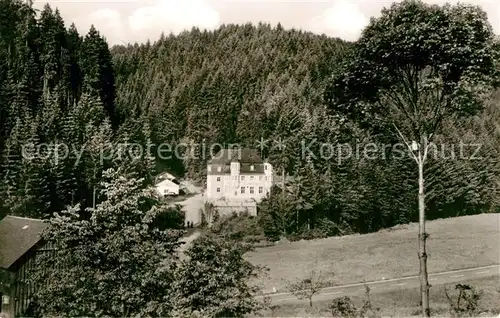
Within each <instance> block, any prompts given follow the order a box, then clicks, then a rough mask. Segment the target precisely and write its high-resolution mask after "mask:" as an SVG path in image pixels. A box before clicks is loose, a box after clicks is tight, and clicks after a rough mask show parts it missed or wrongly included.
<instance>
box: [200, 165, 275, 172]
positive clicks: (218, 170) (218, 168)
mask: <svg viewBox="0 0 500 318" xmlns="http://www.w3.org/2000/svg"><path fill="white" fill-rule="evenodd" d="M264 170H267V166H264ZM208 171H212V166H208ZM221 171H222V167H220V166H219V167H217V172H221ZM250 171H255V166H253V165H251V166H250Z"/></svg>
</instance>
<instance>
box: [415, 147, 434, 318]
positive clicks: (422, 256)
mask: <svg viewBox="0 0 500 318" xmlns="http://www.w3.org/2000/svg"><path fill="white" fill-rule="evenodd" d="M419 159H420V160H419V161H418V250H419V252H418V259H419V261H420V274H419V276H420V294H421V301H422V315H423V316H424V317H430V316H431V313H430V308H429V287H430V286H429V278H428V275H427V252H426V248H425V242H426V239H427V233H426V232H425V189H424V160H425V159H424V158H422V156H420V158H419Z"/></svg>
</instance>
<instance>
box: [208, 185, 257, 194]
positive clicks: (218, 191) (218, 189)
mask: <svg viewBox="0 0 500 318" xmlns="http://www.w3.org/2000/svg"><path fill="white" fill-rule="evenodd" d="M220 191H221V190H220V188H217V193H220ZM263 191H264V188H263V187H259V193H262V192H263ZM241 193H242V194H244V193H245V187H241ZM254 193H255V189H254V187H250V194H254Z"/></svg>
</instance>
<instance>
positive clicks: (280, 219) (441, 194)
mask: <svg viewBox="0 0 500 318" xmlns="http://www.w3.org/2000/svg"><path fill="white" fill-rule="evenodd" d="M350 47H351V44H350V43H346V42H343V41H341V40H339V39H333V38H328V37H325V36H319V35H314V34H311V33H306V32H301V31H297V30H284V29H283V28H282V27H281V26H280V25H278V26H277V27H271V26H269V25H266V24H260V25H258V26H252V25H250V24H247V25H239V26H238V25H226V26H221V27H220V28H219V29H217V30H216V31H213V32H207V31H200V30H198V29H193V30H191V31H190V32H184V33H182V34H180V35H178V36H173V35H170V36H162V37H161V39H159V40H158V41H156V42H155V43H154V44H151V43H148V44H145V45H135V46H132V45H130V46H128V47H123V46H117V47H114V48H113V50H112V52H113V62H114V66H115V70H116V83H117V109H118V112H119V114H120V116H121V117H120V118H121V121H122V122H123V127H127V129H131V128H132V129H136V130H139V129H140V127H142V126H143V125H144V124H145V123H147V124H148V125H149V126H150V127H152V139H153V140H154V143H156V144H161V143H168V144H170V145H172V146H175V145H176V144H179V143H186V144H193V145H196V144H198V145H199V144H201V143H205V145H207V146H208V147H209V146H210V145H211V144H212V143H221V144H230V143H239V144H241V145H245V146H254V147H256V148H258V149H259V150H260V149H261V148H262V150H263V156H264V157H266V158H269V159H270V160H271V162H272V163H273V164H274V167H275V169H276V173H277V174H278V175H280V174H281V172H282V169H283V168H285V171H286V173H287V174H288V175H290V176H293V177H294V178H293V180H294V181H293V182H292V183H291V184H290V186H289V188H288V191H287V193H286V195H276V196H274V197H273V198H271V199H269V200H266V201H264V202H263V203H262V204H261V209H260V211H261V213H260V221H261V223H262V225H263V226H264V228H265V231H266V232H267V234H268V235H269V236H279V235H282V234H286V235H295V234H300V233H302V234H300V235H306V236H309V235H316V234H318V232H319V234H318V235H324V234H325V233H326V234H327V235H335V234H341V233H348V232H353V231H354V232H358V231H362V232H364V231H373V230H377V229H379V228H381V227H387V226H391V225H394V224H398V223H401V222H408V221H410V220H415V219H416V216H417V209H416V203H417V200H416V189H417V174H416V173H415V167H414V165H415V163H414V162H413V161H412V160H411V159H410V157H409V156H404V157H403V158H402V156H398V153H397V152H396V151H391V149H392V148H391V147H388V148H385V151H383V150H382V147H383V145H389V146H392V145H394V144H395V143H396V142H397V140H395V139H394V138H393V137H392V135H391V134H389V133H387V132H384V131H380V132H376V133H375V134H374V132H373V131H370V132H369V131H368V130H364V129H362V128H359V127H358V126H357V125H355V124H353V123H351V122H350V121H347V120H344V119H343V118H342V117H340V116H338V115H337V114H336V113H333V112H329V111H327V110H326V108H325V106H324V103H323V93H324V90H325V87H326V85H327V84H328V81H329V79H330V76H331V74H333V73H335V72H336V71H337V70H338V66H339V64H340V63H341V61H342V60H343V58H344V57H345V56H346V55H347V54H349V49H350ZM496 101H497V97H495V96H493V97H491V102H490V103H489V107H488V108H487V109H486V111H485V113H484V114H481V115H480V116H478V117H477V118H474V119H472V120H468V121H467V122H465V121H464V122H462V123H460V125H456V124H453V125H451V124H449V125H448V127H447V129H446V131H447V133H446V134H445V135H442V136H440V141H442V144H440V145H438V146H437V147H436V155H435V157H436V158H437V159H436V160H431V161H430V162H429V165H428V166H429V167H428V169H429V171H430V173H429V177H428V180H427V181H428V182H429V183H428V191H429V194H428V198H427V204H428V206H429V209H430V211H429V213H428V217H429V218H439V217H448V216H455V215H463V214H470V213H481V212H486V211H493V210H495V209H496V208H497V206H498V203H494V202H493V200H494V198H495V197H496V193H497V190H496V189H497V185H496V182H497V181H498V168H499V167H498V160H497V158H498V149H499V148H500V147H499V144H498V138H497V137H498V131H495V129H496V126H495V122H496V121H497V120H498V118H499V113H498V108H497V102H496ZM133 127H135V128H133ZM260 140H268V142H267V143H265V145H264V147H262V144H261V143H259V142H258V141H260ZM460 141H462V142H463V143H467V144H468V146H466V147H465V148H464V153H466V154H468V155H469V156H471V155H472V154H473V152H474V151H475V149H476V148H474V147H472V146H471V144H478V143H481V144H483V147H481V149H480V150H479V152H478V153H477V154H476V156H477V157H482V158H483V159H481V160H454V159H453V158H452V157H451V156H452V155H453V153H454V155H455V157H458V154H459V151H460V149H459V143H460ZM321 143H328V144H330V145H333V147H334V148H333V156H331V155H330V154H329V152H328V150H329V149H328V148H323V154H324V155H323V156H320V154H321V150H322V148H321V147H320V146H321ZM370 143H377V145H379V149H378V150H377V151H376V152H375V153H376V154H375V155H374V156H372V157H374V158H373V159H370V158H366V156H363V151H364V150H363V149H364V147H365V145H367V144H370ZM344 144H348V145H349V146H350V147H351V151H352V153H353V155H351V156H350V157H349V158H348V159H347V157H346V153H345V151H347V148H342V147H341V146H339V145H344ZM303 145H305V146H308V145H310V147H308V148H307V149H311V152H309V151H308V150H307V149H306V150H305V151H304V149H305V148H304V146H303ZM339 147H340V149H341V150H340V151H341V154H339V153H338V151H339ZM356 147H358V148H356ZM193 148H194V151H195V154H198V157H199V158H195V159H193V158H189V156H188V158H187V159H185V160H183V161H181V162H175V163H174V162H172V161H170V162H169V161H163V162H162V163H163V164H164V165H166V166H167V168H168V169H174V170H177V171H178V172H183V170H184V169H185V172H186V174H187V175H188V176H190V177H195V178H200V179H201V178H202V177H203V175H204V173H205V171H204V167H205V162H206V159H207V156H203V155H202V153H201V149H200V147H196V146H193ZM183 149H184V148H183ZM357 149H360V150H358V151H357ZM399 149H400V151H401V150H404V148H399ZM356 151H357V153H356ZM383 153H385V155H384V154H383ZM191 157H192V156H191ZM443 158H445V159H443ZM446 158H448V159H446ZM479 171H481V173H478V172H479ZM277 193H279V190H278V189H277ZM312 228H315V231H316V234H314V233H311V231H310V229H312Z"/></svg>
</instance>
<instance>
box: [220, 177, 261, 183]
mask: <svg viewBox="0 0 500 318" xmlns="http://www.w3.org/2000/svg"><path fill="white" fill-rule="evenodd" d="M254 177H255V176H250V181H254V180H255V178H254ZM239 178H240V181H244V180H245V176H239ZM262 178H265V180H266V181H267V176H265V177H264V176H259V181H262ZM220 180H221V179H220V177H217V181H218V182H220ZM233 180H238V176H233Z"/></svg>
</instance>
